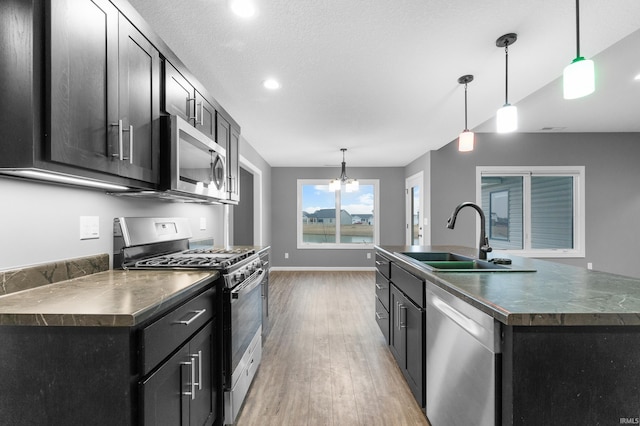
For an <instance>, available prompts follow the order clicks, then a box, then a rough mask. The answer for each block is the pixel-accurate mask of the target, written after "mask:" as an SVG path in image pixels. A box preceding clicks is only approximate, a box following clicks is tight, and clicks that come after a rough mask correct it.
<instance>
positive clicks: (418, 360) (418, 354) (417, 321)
mask: <svg viewBox="0 0 640 426" xmlns="http://www.w3.org/2000/svg"><path fill="white" fill-rule="evenodd" d="M405 301H406V302H405V304H404V305H403V307H402V308H401V310H402V311H403V312H401V315H400V316H401V318H404V327H405V328H404V330H405V336H406V337H405V339H406V340H405V341H406V360H407V361H406V366H405V369H406V373H405V376H406V378H407V383H409V387H410V388H411V391H412V392H413V395H414V397H415V398H416V400H417V401H418V403H420V406H424V365H425V358H424V354H425V349H424V345H425V342H424V339H425V333H424V321H425V312H424V310H423V309H420V308H418V307H417V306H415V305H414V304H413V303H411V302H410V301H409V300H406V299H405Z"/></svg>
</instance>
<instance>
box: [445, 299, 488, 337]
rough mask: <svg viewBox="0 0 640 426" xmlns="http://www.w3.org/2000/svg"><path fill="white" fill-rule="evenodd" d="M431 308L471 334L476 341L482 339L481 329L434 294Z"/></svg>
mask: <svg viewBox="0 0 640 426" xmlns="http://www.w3.org/2000/svg"><path fill="white" fill-rule="evenodd" d="M433 306H434V307H435V308H436V309H437V310H438V311H440V312H441V313H442V315H444V316H446V317H447V318H449V319H450V320H452V321H453V322H455V323H456V324H458V325H459V326H460V327H462V328H463V329H464V330H465V331H466V332H467V333H469V334H471V335H472V336H474V337H475V338H477V339H480V338H481V337H482V332H481V330H482V329H481V327H480V326H479V325H478V324H477V323H476V322H475V321H474V320H472V319H471V318H469V317H467V316H466V315H464V314H463V313H462V312H460V311H458V310H457V309H456V308H454V307H453V306H451V305H449V304H448V303H447V302H445V301H444V300H442V299H440V298H439V297H438V296H436V295H435V294H434V295H433Z"/></svg>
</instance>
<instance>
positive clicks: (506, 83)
mask: <svg viewBox="0 0 640 426" xmlns="http://www.w3.org/2000/svg"><path fill="white" fill-rule="evenodd" d="M504 56H505V60H504V104H505V105H509V44H507V45H506V46H505V47H504Z"/></svg>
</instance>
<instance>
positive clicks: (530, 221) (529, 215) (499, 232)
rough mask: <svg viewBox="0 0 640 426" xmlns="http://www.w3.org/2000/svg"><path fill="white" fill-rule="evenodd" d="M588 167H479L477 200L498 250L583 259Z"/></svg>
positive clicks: (492, 242) (492, 240) (538, 255)
mask: <svg viewBox="0 0 640 426" xmlns="http://www.w3.org/2000/svg"><path fill="white" fill-rule="evenodd" d="M583 182H584V167H581V166H578V167H529V168H514V167H479V168H478V185H479V187H478V198H479V199H480V200H481V207H482V210H483V211H484V212H485V216H486V219H487V220H486V228H487V229H486V230H485V231H486V234H487V235H488V237H489V243H490V245H491V246H492V247H493V248H494V249H499V250H517V251H519V253H518V254H525V255H531V256H537V257H556V256H557V257H562V256H571V257H580V256H584V183H583Z"/></svg>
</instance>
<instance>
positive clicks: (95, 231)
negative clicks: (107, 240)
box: [80, 216, 100, 240]
mask: <svg viewBox="0 0 640 426" xmlns="http://www.w3.org/2000/svg"><path fill="white" fill-rule="evenodd" d="M96 238H100V217H99V216H80V239H81V240H92V239H96Z"/></svg>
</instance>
